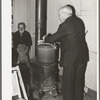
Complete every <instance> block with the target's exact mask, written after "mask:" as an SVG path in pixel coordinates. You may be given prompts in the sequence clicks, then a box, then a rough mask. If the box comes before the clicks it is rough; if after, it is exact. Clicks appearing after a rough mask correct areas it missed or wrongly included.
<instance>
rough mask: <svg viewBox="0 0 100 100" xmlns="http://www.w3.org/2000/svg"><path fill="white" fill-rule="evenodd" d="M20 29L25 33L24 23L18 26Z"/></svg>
mask: <svg viewBox="0 0 100 100" xmlns="http://www.w3.org/2000/svg"><path fill="white" fill-rule="evenodd" d="M18 30H19V32H20V33H23V32H24V31H25V27H24V25H23V24H20V25H19V26H18Z"/></svg>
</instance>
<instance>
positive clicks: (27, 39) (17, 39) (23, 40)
mask: <svg viewBox="0 0 100 100" xmlns="http://www.w3.org/2000/svg"><path fill="white" fill-rule="evenodd" d="M19 44H25V45H26V46H28V47H30V46H31V45H32V40H31V36H30V33H29V32H27V31H25V32H24V33H23V35H22V36H21V35H20V33H19V31H16V32H15V33H14V35H13V45H14V48H17V46H18V45H19Z"/></svg>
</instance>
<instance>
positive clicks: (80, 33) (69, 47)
mask: <svg viewBox="0 0 100 100" xmlns="http://www.w3.org/2000/svg"><path fill="white" fill-rule="evenodd" d="M45 41H46V42H49V43H54V42H60V44H61V59H60V66H61V67H62V66H63V67H66V66H67V65H69V64H74V63H75V64H82V63H84V61H88V60H89V53H88V47H87V43H86V40H85V26H84V23H83V21H82V20H81V19H80V18H78V17H77V16H71V17H69V18H67V19H66V20H65V22H63V23H62V24H60V25H59V28H58V30H57V32H56V33H54V34H53V35H51V36H49V35H48V36H47V37H46V38H45Z"/></svg>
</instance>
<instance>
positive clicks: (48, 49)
mask: <svg viewBox="0 0 100 100" xmlns="http://www.w3.org/2000/svg"><path fill="white" fill-rule="evenodd" d="M55 51H56V46H54V45H53V44H50V43H40V44H38V45H37V60H38V62H41V63H53V62H55Z"/></svg>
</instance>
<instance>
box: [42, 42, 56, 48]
mask: <svg viewBox="0 0 100 100" xmlns="http://www.w3.org/2000/svg"><path fill="white" fill-rule="evenodd" d="M42 44H48V45H51V46H52V47H53V48H54V49H56V46H54V45H53V44H51V43H42Z"/></svg>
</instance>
